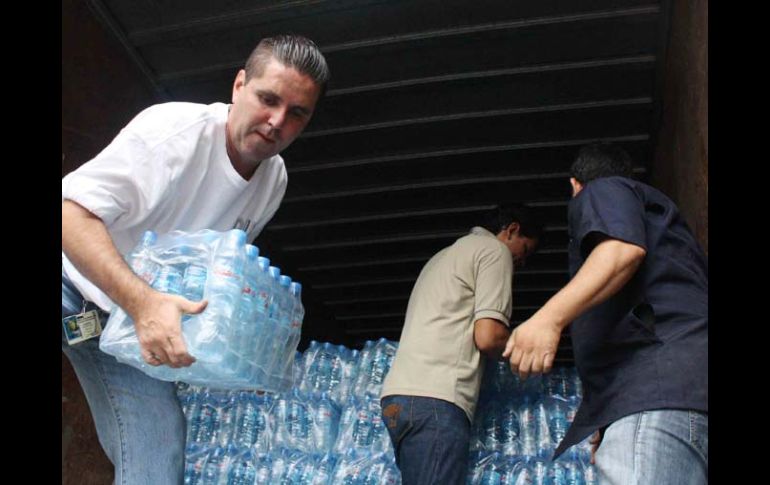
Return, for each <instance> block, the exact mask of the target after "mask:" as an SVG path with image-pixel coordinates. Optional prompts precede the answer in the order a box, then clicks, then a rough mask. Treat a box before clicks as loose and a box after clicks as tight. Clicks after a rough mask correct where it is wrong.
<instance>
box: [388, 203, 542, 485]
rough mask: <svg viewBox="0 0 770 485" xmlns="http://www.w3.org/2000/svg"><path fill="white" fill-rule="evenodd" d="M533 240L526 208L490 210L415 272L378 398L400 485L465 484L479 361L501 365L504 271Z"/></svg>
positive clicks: (507, 283) (534, 227)
mask: <svg viewBox="0 0 770 485" xmlns="http://www.w3.org/2000/svg"><path fill="white" fill-rule="evenodd" d="M541 233H542V226H541V225H540V223H539V222H537V221H535V220H534V219H533V217H532V215H531V213H530V211H529V210H528V209H527V208H526V207H523V206H508V207H497V208H495V209H494V210H493V211H492V212H491V213H490V214H488V215H487V218H486V222H485V223H484V224H483V227H478V226H477V227H474V228H473V229H471V232H470V234H468V235H466V236H463V237H461V238H459V239H458V240H457V241H455V243H454V244H452V245H451V246H449V247H447V248H444V249H442V250H441V251H439V252H438V253H436V254H435V255H434V256H433V257H432V258H431V259H430V260H429V261H428V262H427V263H426V264H425V267H423V269H422V271H421V272H420V276H419V277H418V278H417V282H416V283H415V285H414V288H413V290H412V294H411V296H410V297H409V305H408V307H407V311H406V321H405V323H404V328H403V331H402V333H401V340H400V343H399V348H398V351H397V353H396V356H395V359H394V360H393V365H392V367H391V369H390V372H389V373H388V376H387V377H386V379H385V382H384V385H383V389H382V393H381V397H382V409H383V417H384V420H385V423H386V426H387V429H388V432H389V434H390V438H391V441H392V442H393V448H394V450H395V454H396V464H397V465H398V467H399V468H400V470H401V475H402V480H403V485H429V484H441V485H450V484H458V485H461V484H464V483H465V480H466V475H467V470H468V444H469V439H470V425H471V422H472V421H473V414H474V411H475V407H476V401H477V400H478V396H479V388H480V386H481V376H482V372H483V366H482V359H481V354H482V353H483V354H485V355H487V356H489V357H492V358H496V359H500V358H501V355H502V351H503V349H504V348H505V344H506V341H507V339H508V336H509V335H510V315H511V307H512V303H511V283H512V278H513V268H514V266H516V265H518V264H521V263H523V262H524V260H525V259H526V258H527V256H529V255H530V254H532V252H534V250H535V247H536V246H537V243H538V241H539V239H540V235H541Z"/></svg>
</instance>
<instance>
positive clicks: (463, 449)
mask: <svg viewBox="0 0 770 485" xmlns="http://www.w3.org/2000/svg"><path fill="white" fill-rule="evenodd" d="M381 405H382V416H383V421H384V422H385V426H386V428H387V430H388V434H389V435H390V440H391V441H392V442H393V450H394V451H395V454H396V465H398V468H399V469H400V470H401V479H402V484H403V485H431V484H436V485H465V482H466V479H467V476H468V445H469V443H470V422H468V417H467V416H466V414H465V412H464V411H463V410H462V409H460V408H459V407H457V406H455V405H454V404H452V403H450V402H447V401H444V400H442V399H434V398H430V397H419V396H386V397H384V398H382V401H381Z"/></svg>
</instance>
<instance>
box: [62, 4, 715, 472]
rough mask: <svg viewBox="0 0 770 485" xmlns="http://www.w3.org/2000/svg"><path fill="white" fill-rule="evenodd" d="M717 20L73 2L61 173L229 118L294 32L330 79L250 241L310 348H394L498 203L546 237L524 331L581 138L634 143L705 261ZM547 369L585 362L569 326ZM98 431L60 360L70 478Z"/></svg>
mask: <svg viewBox="0 0 770 485" xmlns="http://www.w3.org/2000/svg"><path fill="white" fill-rule="evenodd" d="M707 23H708V3H707V2H706V1H699V0H682V1H669V0H661V1H654V0H588V1H582V2H574V1H566V0H542V1H532V2H511V1H510V0H479V1H475V2H468V1H466V0H422V1H383V0H335V1H314V0H298V1H291V2H286V1H280V0H257V1H255V0H235V1H229V2H210V1H206V0H184V1H182V0H166V1H160V0H144V1H136V0H64V2H63V3H62V176H65V175H66V174H67V173H69V172H70V171H72V170H74V169H75V168H77V167H78V166H80V165H81V164H83V163H85V162H87V161H88V160H89V159H90V158H92V157H93V156H94V155H96V154H97V153H98V152H99V151H101V149H102V148H104V147H105V146H106V145H107V144H108V143H109V142H110V141H111V140H112V139H113V138H114V137H115V135H116V134H117V133H118V131H119V130H120V129H121V128H122V127H123V126H124V125H125V124H126V123H127V122H128V121H129V120H130V119H131V118H133V116H135V115H136V114H137V113H138V112H139V111H141V110H142V109H144V108H146V107H148V106H150V105H151V104H155V103H160V102H167V101H189V102H196V103H206V104H208V103H213V102H229V101H230V94H231V89H232V80H233V78H234V75H235V73H236V72H237V70H238V69H240V68H241V67H242V62H243V61H244V59H245V58H246V57H247V56H248V54H249V52H250V51H251V49H252V48H253V47H254V45H255V44H256V41H257V40H258V39H260V38H262V37H266V36H270V35H274V34H280V33H287V32H291V33H296V34H301V35H304V36H307V37H309V38H311V39H313V40H314V41H315V42H316V43H317V44H318V45H319V47H320V48H321V51H322V52H323V53H324V55H325V56H326V59H327V61H328V64H329V67H330V69H331V72H332V77H331V80H330V82H329V85H328V91H327V92H326V94H325V97H324V98H323V99H322V100H321V101H320V103H319V105H318V108H317V111H316V113H315V114H314V116H313V118H312V120H311V122H310V124H309V125H308V127H307V129H306V130H305V132H304V133H303V134H302V135H301V136H300V137H299V138H298V139H297V140H296V141H295V142H294V143H293V144H292V145H291V146H290V147H289V148H288V149H287V150H285V151H284V152H283V153H282V156H283V158H284V160H285V161H286V168H287V171H288V176H289V184H288V189H287V192H286V195H285V198H284V200H283V202H282V204H281V206H280V209H279V210H278V212H277V213H276V215H275V217H274V218H273V219H272V221H271V222H270V223H269V224H268V225H267V226H266V228H265V229H264V230H263V231H262V233H261V234H260V235H259V237H258V238H257V239H256V240H255V241H254V244H255V245H257V246H258V247H259V248H260V251H261V252H262V253H263V254H266V255H269V257H270V259H271V261H272V263H271V264H274V265H276V266H280V267H281V269H282V272H284V273H287V274H290V275H292V278H293V279H294V280H296V281H299V282H301V283H302V285H303V303H304V306H305V309H306V315H305V319H304V324H303V328H302V339H301V341H300V344H299V350H303V349H305V348H307V346H308V344H309V342H310V341H311V340H316V341H320V342H332V343H335V344H343V345H345V346H347V347H349V348H356V349H361V348H362V346H363V345H364V343H365V342H366V341H368V340H377V339H379V338H381V337H384V338H387V339H390V340H394V341H398V339H399V336H400V332H401V328H402V326H403V322H404V315H405V311H406V306H407V302H408V299H409V295H410V291H411V289H412V286H413V285H414V282H415V280H416V278H417V275H418V274H419V272H420V270H421V268H422V266H423V265H424V264H425V262H426V261H427V260H428V259H429V258H430V257H431V256H432V255H433V254H434V253H435V252H437V251H438V250H439V249H441V248H443V247H445V246H447V245H449V244H450V243H451V242H452V241H454V240H455V239H457V238H458V237H460V236H461V235H463V234H465V233H467V232H468V230H469V229H470V227H471V226H473V225H475V223H476V221H477V219H478V217H479V216H480V215H481V214H483V213H484V212H485V211H486V210H488V209H490V208H491V207H492V206H493V204H494V203H495V202H496V201H503V202H523V203H527V204H529V205H531V206H533V207H535V208H536V210H537V211H538V213H539V214H540V215H541V216H542V217H543V219H544V220H545V238H544V242H545V243H544V245H543V246H542V247H541V248H540V249H539V250H538V252H537V253H536V254H535V255H534V256H533V257H531V258H530V259H529V260H528V261H527V264H526V266H524V267H523V268H520V269H517V270H516V272H515V276H514V281H513V305H514V306H513V314H512V320H513V322H514V324H517V323H520V322H522V321H524V320H526V319H527V318H528V316H530V315H532V314H533V313H534V312H535V311H536V310H537V309H538V308H539V307H540V306H541V305H542V304H543V303H544V302H545V301H546V300H547V299H548V298H549V297H550V296H552V295H553V294H554V293H555V292H556V291H557V290H558V289H560V288H561V287H562V286H563V285H564V284H565V283H566V282H567V281H568V280H569V273H568V266H567V243H568V239H569V238H568V235H567V203H568V201H569V199H570V194H571V192H570V190H571V189H570V185H569V182H568V177H569V175H568V173H569V167H570V164H571V163H572V161H573V160H574V157H575V154H576V152H577V149H578V148H579V147H580V146H582V145H584V144H586V143H588V142H592V141H599V140H602V141H612V142H615V143H617V144H619V145H621V146H622V147H623V148H625V149H626V150H627V151H628V152H629V153H630V155H631V156H632V158H633V160H634V163H635V172H636V175H637V176H638V177H639V178H640V179H641V180H643V181H645V182H647V183H649V184H650V185H653V186H654V187H656V188H658V189H660V190H662V191H663V192H664V193H666V194H667V195H668V196H669V197H671V198H672V200H674V201H675V202H676V203H677V204H678V205H679V207H680V209H681V211H682V213H683V214H684V216H685V218H686V220H687V223H688V224H689V226H690V228H691V229H692V231H693V233H694V234H695V235H696V238H697V239H698V241H699V243H700V244H701V245H702V247H703V249H704V250H705V251H706V253H708V78H707V72H708V61H707V49H708V41H707V37H708V31H707ZM556 365H557V366H562V365H573V355H572V347H571V342H570V337H569V328H567V330H566V332H565V334H564V336H563V337H562V339H561V342H560V345H559V351H558V354H557V356H556ZM90 419H91V418H90V416H89V412H88V406H87V404H86V402H85V399H84V398H83V395H82V391H81V390H80V387H79V384H78V381H77V379H76V377H75V376H74V373H73V371H72V368H71V367H70V365H69V362H68V361H67V359H66V358H64V356H62V474H63V483H81V484H83V483H108V482H109V477H110V476H111V473H112V472H111V465H110V463H109V462H108V461H107V459H106V458H105V457H104V456H103V454H102V452H101V450H100V449H99V445H98V441H97V438H96V434H95V431H94V430H93V424H91V423H90V421H89V420H90ZM83 463H89V465H88V466H86V467H84V466H83ZM104 477H107V478H104Z"/></svg>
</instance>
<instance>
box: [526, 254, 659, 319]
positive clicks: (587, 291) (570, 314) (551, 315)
mask: <svg viewBox="0 0 770 485" xmlns="http://www.w3.org/2000/svg"><path fill="white" fill-rule="evenodd" d="M645 255H646V252H645V250H644V249H643V248H641V247H639V246H636V245H634V244H629V243H626V242H623V241H619V240H617V239H606V240H604V241H602V242H601V243H599V244H598V245H597V246H596V247H595V248H594V249H593V251H591V254H589V255H588V258H587V259H586V261H585V263H583V266H582V267H581V268H580V270H579V271H578V273H577V274H576V275H575V277H574V278H572V280H571V281H570V282H569V283H568V284H567V285H566V286H565V287H564V288H562V289H561V290H560V291H559V292H558V293H556V294H555V295H554V296H553V297H552V298H551V299H550V300H548V302H546V304H545V305H543V307H542V308H541V309H540V310H538V312H537V313H542V314H543V316H544V317H546V318H547V319H548V320H549V321H555V322H557V324H558V325H559V327H560V328H562V329H563V328H564V327H566V326H567V325H568V324H569V323H570V322H572V321H573V320H574V319H575V318H577V317H579V316H580V315H581V314H583V313H584V312H585V311H587V310H589V309H591V308H593V307H594V306H596V305H598V304H600V303H602V302H604V301H606V300H607V299H609V298H610V297H611V296H612V295H614V294H616V293H617V292H618V291H620V289H621V288H623V286H624V285H625V284H626V283H628V281H629V280H630V279H631V278H632V277H633V275H634V274H635V273H636V271H637V269H639V266H640V265H641V263H642V261H643V260H644V257H645Z"/></svg>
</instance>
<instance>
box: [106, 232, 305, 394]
mask: <svg viewBox="0 0 770 485" xmlns="http://www.w3.org/2000/svg"><path fill="white" fill-rule="evenodd" d="M127 260H128V263H129V265H130V266H131V268H132V269H133V271H134V272H135V273H136V274H137V275H139V276H140V277H141V278H143V279H144V280H145V281H146V282H147V283H148V284H150V285H151V286H152V287H153V288H155V289H156V290H158V291H161V292H164V293H170V294H175V295H182V296H184V297H185V298H187V299H189V300H192V301H200V300H202V299H206V300H208V306H207V307H206V309H205V310H204V311H203V312H202V313H201V314H198V315H185V316H184V317H183V319H182V331H183V336H184V340H185V344H186V345H187V349H188V352H189V353H190V354H191V355H192V356H194V357H195V358H196V362H195V363H194V364H193V365H191V366H189V367H186V368H181V369H173V368H171V367H168V366H158V367H154V366H150V365H148V364H147V363H145V361H144V359H143V358H142V356H141V353H140V347H139V342H138V340H137V337H136V332H135V330H134V323H133V321H132V320H131V318H130V317H129V316H128V315H127V314H126V313H125V312H124V311H123V310H122V309H121V308H120V307H116V308H114V309H113V311H112V312H111V314H110V319H109V320H108V322H107V325H106V328H105V330H104V333H103V334H102V337H101V340H100V344H99V346H100V348H101V349H102V350H103V351H104V352H106V353H108V354H111V355H114V356H115V357H116V358H117V359H118V360H119V361H121V362H124V363H126V364H129V365H132V366H134V367H137V368H138V369H140V370H142V371H143V372H145V373H146V374H148V375H150V376H152V377H155V378H157V379H162V380H166V381H181V382H187V383H191V384H196V385H204V386H205V385H216V386H217V387H218V388H226V389H261V390H270V391H283V390H287V389H289V388H290V387H291V384H292V365H293V360H294V359H293V356H294V351H295V350H296V348H297V344H298V343H299V339H300V332H301V328H302V319H303V317H304V308H303V306H302V301H301V292H302V285H300V284H299V283H297V282H292V281H291V278H289V277H288V276H286V275H281V273H280V269H279V268H277V267H274V266H270V260H269V259H267V258H265V257H261V256H259V250H258V248H257V247H256V246H253V245H251V244H246V233H245V232H243V231H241V230H238V229H234V230H231V231H227V232H216V231H210V230H203V231H198V232H194V233H185V232H181V231H175V232H172V233H169V234H165V235H162V236H157V235H156V234H155V233H154V232H152V231H147V232H146V233H145V234H144V236H143V238H142V241H141V242H140V244H139V245H138V246H137V247H136V248H135V249H134V250H133V251H132V252H131V254H129V255H127Z"/></svg>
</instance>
